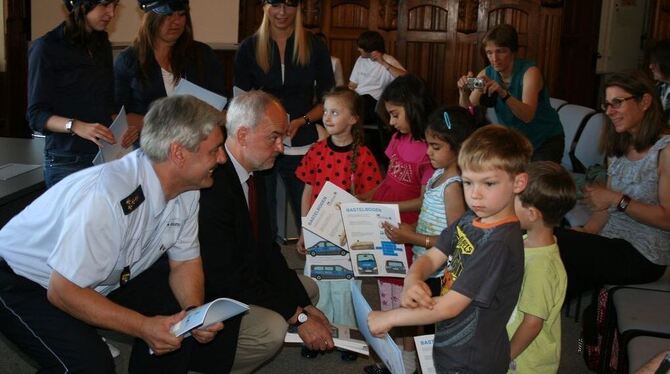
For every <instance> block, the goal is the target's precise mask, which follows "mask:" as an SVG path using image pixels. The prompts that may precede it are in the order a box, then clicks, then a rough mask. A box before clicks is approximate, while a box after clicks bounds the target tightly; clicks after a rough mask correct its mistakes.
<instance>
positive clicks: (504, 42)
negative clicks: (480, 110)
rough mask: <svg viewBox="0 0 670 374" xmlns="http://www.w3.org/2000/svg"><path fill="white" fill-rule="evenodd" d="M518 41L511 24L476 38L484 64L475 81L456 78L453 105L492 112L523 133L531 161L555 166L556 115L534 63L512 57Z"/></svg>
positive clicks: (559, 130) (559, 133)
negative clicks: (530, 146)
mask: <svg viewBox="0 0 670 374" xmlns="http://www.w3.org/2000/svg"><path fill="white" fill-rule="evenodd" d="M518 39H519V37H518V35H517V32H516V30H515V29H514V27H513V26H511V25H506V24H503V25H498V26H496V27H494V28H492V29H491V30H489V31H488V32H487V33H486V35H484V38H483V39H482V52H483V53H484V54H485V55H486V58H487V59H488V62H489V65H488V66H487V67H486V68H484V70H482V71H481V72H479V74H477V77H476V78H475V77H474V76H473V74H472V72H468V74H467V75H464V76H462V77H461V78H460V79H459V80H458V90H459V105H460V106H462V107H464V108H470V107H472V106H476V105H484V106H487V107H493V108H495V112H496V116H497V117H498V121H499V122H500V123H501V124H503V125H505V126H508V127H512V128H515V129H517V130H519V131H521V133H523V134H524V135H525V136H526V137H527V138H528V139H529V140H530V142H531V143H532V144H533V161H539V160H548V161H554V162H556V163H560V162H561V158H562V157H563V149H564V147H565V145H564V144H565V136H564V135H563V127H561V122H560V120H559V119H558V113H556V110H554V109H553V108H552V107H551V105H550V104H549V93H548V91H547V88H546V87H545V85H544V82H543V79H542V74H541V73H540V69H538V68H537V67H536V66H535V64H534V63H533V62H531V61H528V60H523V59H517V58H516V52H517V50H518V47H519V41H518Z"/></svg>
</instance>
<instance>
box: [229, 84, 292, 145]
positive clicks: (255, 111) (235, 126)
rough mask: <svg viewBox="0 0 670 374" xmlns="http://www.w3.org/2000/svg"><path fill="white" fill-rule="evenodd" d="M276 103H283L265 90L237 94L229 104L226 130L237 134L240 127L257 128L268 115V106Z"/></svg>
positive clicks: (231, 133) (231, 134)
mask: <svg viewBox="0 0 670 374" xmlns="http://www.w3.org/2000/svg"><path fill="white" fill-rule="evenodd" d="M274 103H277V104H279V105H281V103H280V102H279V100H277V99H276V98H275V97H274V96H272V95H270V94H268V93H265V92H263V91H248V92H245V93H242V94H240V95H238V96H236V97H235V98H234V99H233V101H231V102H230V105H229V106H228V113H227V114H226V130H227V133H228V135H229V136H231V137H232V136H235V135H236V134H237V130H239V129H240V127H248V128H251V129H253V128H255V127H256V126H257V125H258V124H259V123H260V122H261V120H262V119H264V117H265V115H266V111H267V109H268V107H269V106H270V105H272V104H274Z"/></svg>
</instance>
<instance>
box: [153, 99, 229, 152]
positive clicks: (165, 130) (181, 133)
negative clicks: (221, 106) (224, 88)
mask: <svg viewBox="0 0 670 374" xmlns="http://www.w3.org/2000/svg"><path fill="white" fill-rule="evenodd" d="M223 124H224V117H223V114H222V113H221V112H219V111H217V110H216V109H214V107H212V106H210V105H209V104H206V103H205V102H203V101H200V100H198V99H196V98H195V97H193V96H188V95H175V96H168V97H164V98H162V99H158V100H156V101H154V103H153V104H152V105H151V108H150V109H149V112H148V113H147V114H146V115H145V116H144V126H143V127H142V134H141V136H140V146H141V147H142V150H144V153H145V154H146V155H147V156H149V158H150V159H151V160H152V161H154V162H161V161H165V160H167V158H168V155H169V154H170V145H171V144H172V143H178V144H181V145H182V146H184V147H185V148H186V149H188V150H189V151H191V152H195V151H197V150H198V146H199V145H200V143H201V142H202V141H203V140H205V139H206V138H207V136H209V134H210V133H211V132H212V130H213V129H214V128H215V127H216V126H223Z"/></svg>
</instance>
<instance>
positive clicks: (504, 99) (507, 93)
mask: <svg viewBox="0 0 670 374" xmlns="http://www.w3.org/2000/svg"><path fill="white" fill-rule="evenodd" d="M505 93H506V95H505V97H503V98H502V101H503V103H504V102H507V100H509V98H510V97H511V96H512V95H510V93H509V91H505Z"/></svg>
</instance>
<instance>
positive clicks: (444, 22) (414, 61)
mask: <svg viewBox="0 0 670 374" xmlns="http://www.w3.org/2000/svg"><path fill="white" fill-rule="evenodd" d="M456 9H457V2H456V1H453V0H430V1H423V0H406V1H401V2H400V4H399V7H398V56H397V57H398V59H399V60H400V61H401V62H402V63H403V64H404V65H405V68H406V69H407V71H409V72H411V73H413V74H416V75H418V76H419V77H421V78H423V80H424V81H425V82H426V83H427V86H428V90H429V91H430V92H431V93H432V94H433V98H434V100H435V102H436V103H437V104H438V105H439V104H445V103H447V102H453V101H454V98H455V99H456V100H458V92H457V89H456V85H455V83H454V84H452V82H455V80H454V78H455V74H456V73H455V68H454V64H453V63H450V61H452V60H453V46H452V45H453V42H452V40H453V39H454V31H453V30H455V28H456V27H455V25H456ZM450 30H452V31H450Z"/></svg>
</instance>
